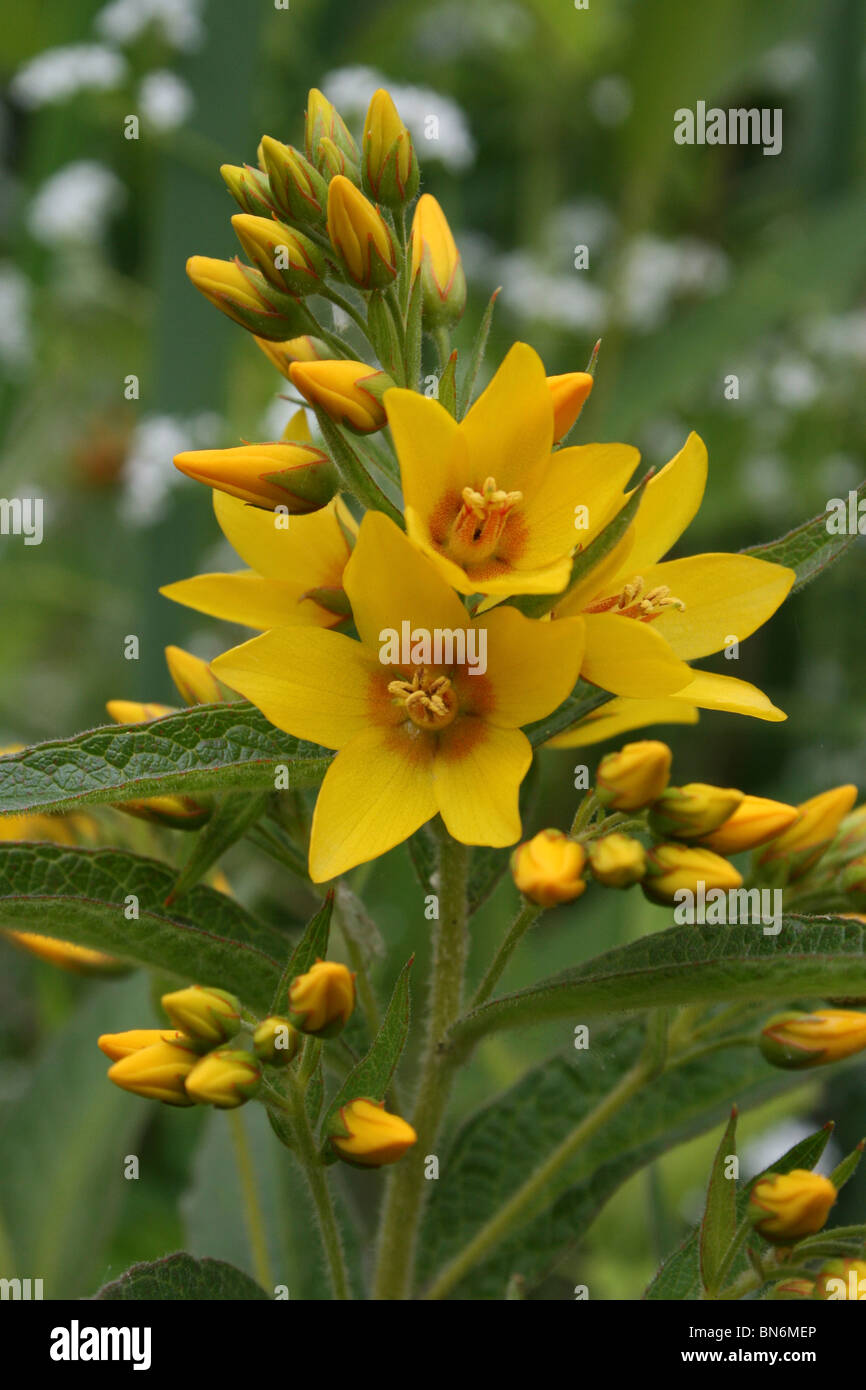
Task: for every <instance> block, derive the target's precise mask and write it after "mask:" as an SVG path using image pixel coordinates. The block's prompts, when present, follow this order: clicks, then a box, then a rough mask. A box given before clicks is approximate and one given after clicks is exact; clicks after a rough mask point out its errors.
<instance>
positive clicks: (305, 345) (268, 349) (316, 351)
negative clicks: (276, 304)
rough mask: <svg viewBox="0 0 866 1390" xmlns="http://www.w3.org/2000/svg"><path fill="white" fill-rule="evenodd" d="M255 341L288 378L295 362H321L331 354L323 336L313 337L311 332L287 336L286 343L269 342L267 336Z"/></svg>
mask: <svg viewBox="0 0 866 1390" xmlns="http://www.w3.org/2000/svg"><path fill="white" fill-rule="evenodd" d="M255 341H256V343H257V344H258V346H259V347H260V348H261V350H262V352H263V353H264V354H265V357H267V358H268V359H269V361H271V362H272V363H273V364H274V366H275V367H276V369H277V371H278V372H281V373H282V375H283V376H284V377H285V378H286V380H288V379H289V368H290V367H291V365H292V363H293V362H321V361H322V360H323V359H324V358H326V357H330V355H331V349H330V348H329V347H328V344H327V343H325V342H323V341H322V339H321V338H313V337H311V336H310V334H309V333H307V334H304V335H302V336H301V337H300V338H287V339H286V341H285V342H284V343H269V342H268V340H267V338H256V339H255Z"/></svg>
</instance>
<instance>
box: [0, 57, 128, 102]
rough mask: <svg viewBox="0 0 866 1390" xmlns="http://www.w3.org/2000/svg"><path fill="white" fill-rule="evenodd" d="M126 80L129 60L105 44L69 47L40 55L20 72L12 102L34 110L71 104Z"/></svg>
mask: <svg viewBox="0 0 866 1390" xmlns="http://www.w3.org/2000/svg"><path fill="white" fill-rule="evenodd" d="M125 80H126V59H125V58H124V57H123V54H122V53H117V52H115V50H114V49H113V48H106V47H105V46H104V45H103V44H97V43H78V44H68V45H67V46H65V47H63V48H48V49H46V50H45V52H44V53H38V54H37V55H36V57H35V58H31V60H30V62H29V63H25V64H24V65H23V66H22V67H20V68H19V69H18V71H17V72H16V74H15V76H14V77H13V78H12V81H11V83H10V85H9V91H10V93H11V96H12V99H13V101H16V102H18V104H19V105H20V106H26V107H28V108H29V109H30V110H35V109H36V108H37V107H40V106H47V105H49V104H50V103H52V102H60V101H68V99H69V98H70V97H73V96H76V95H77V93H78V92H84V91H88V90H91V91H97V92H110V91H113V90H114V89H115V88H117V87H119V86H121V84H122V83H123V82H124V81H125Z"/></svg>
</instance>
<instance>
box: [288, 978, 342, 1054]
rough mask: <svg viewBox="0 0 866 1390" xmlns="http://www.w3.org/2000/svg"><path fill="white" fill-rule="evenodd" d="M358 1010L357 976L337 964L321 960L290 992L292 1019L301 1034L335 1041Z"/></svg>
mask: <svg viewBox="0 0 866 1390" xmlns="http://www.w3.org/2000/svg"><path fill="white" fill-rule="evenodd" d="M354 1007H355V976H354V975H353V974H352V973H351V972H350V971H349V970H347V969H346V967H345V965H340V964H339V962H338V961H333V960H319V961H316V964H315V965H312V966H311V967H310V969H309V970H308V971H307V972H306V974H304V975H297V976H296V977H295V979H294V980H293V981H292V983H291V986H290V988H289V1019H290V1021H291V1023H292V1024H293V1025H294V1027H295V1028H297V1029H299V1031H300V1032H302V1033H315V1034H316V1035H317V1036H318V1037H320V1038H332V1037H334V1036H335V1035H336V1034H337V1033H339V1032H340V1031H341V1030H342V1029H343V1028H344V1027H345V1025H346V1024H347V1023H348V1021H349V1018H350V1017H351V1014H352V1010H353V1009H354Z"/></svg>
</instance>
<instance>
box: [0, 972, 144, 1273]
mask: <svg viewBox="0 0 866 1390" xmlns="http://www.w3.org/2000/svg"><path fill="white" fill-rule="evenodd" d="M149 1014H150V1007H149V1003H148V991H147V983H146V981H145V980H144V979H143V978H142V977H141V976H135V977H129V978H126V979H124V980H116V981H112V982H111V983H110V984H109V983H104V984H100V985H99V986H97V987H96V988H95V989H94V990H93V992H92V993H91V994H89V995H88V996H87V998H86V999H85V1000H84V1002H83V1004H82V1006H81V1007H80V1008H79V1009H78V1010H77V1011H76V1013H75V1014H74V1015H73V1016H72V1017H71V1018H70V1019H69V1020H68V1021H67V1022H66V1024H65V1025H64V1027H63V1029H62V1031H60V1032H58V1033H56V1034H55V1036H54V1037H53V1038H52V1040H51V1042H50V1043H49V1045H48V1047H47V1048H46V1050H45V1052H44V1053H43V1055H42V1056H41V1057H40V1059H39V1061H38V1062H37V1063H36V1065H35V1066H34V1067H33V1069H32V1071H31V1072H30V1073H29V1075H28V1076H27V1078H26V1081H25V1083H24V1085H23V1088H22V1089H21V1091H20V1093H19V1094H17V1095H16V1096H15V1098H14V1099H12V1100H5V1101H4V1102H3V1104H2V1105H0V1175H2V1181H0V1218H2V1219H0V1229H3V1228H5V1231H6V1234H7V1244H8V1247H9V1248H8V1250H7V1251H6V1253H4V1256H3V1268H2V1271H0V1273H2V1275H3V1277H4V1278H23V1279H29V1278H33V1279H42V1280H43V1281H44V1290H43V1292H44V1296H45V1298H50V1299H58V1298H60V1299H65V1298H80V1297H84V1296H86V1295H87V1294H89V1293H90V1292H91V1291H92V1290H93V1289H94V1288H95V1287H97V1285H98V1282H99V1278H100V1276H101V1273H102V1270H103V1268H104V1261H105V1258H106V1253H105V1252H106V1246H107V1243H108V1241H109V1240H110V1238H111V1235H112V1231H113V1230H114V1227H115V1225H116V1222H117V1218H118V1215H119V1211H120V1205H121V1201H122V1198H123V1192H124V1188H125V1187H126V1184H125V1182H124V1180H123V1168H124V1160H125V1157H126V1155H127V1154H129V1153H135V1152H140V1149H139V1143H140V1139H141V1136H142V1133H143V1131H144V1129H145V1126H146V1125H147V1124H148V1121H149V1120H150V1118H151V1117H152V1107H151V1106H149V1105H148V1104H147V1103H146V1102H144V1101H142V1100H140V1099H139V1098H138V1097H137V1096H131V1095H128V1094H127V1093H126V1092H124V1091H121V1090H120V1089H119V1088H118V1087H117V1086H113V1085H112V1084H111V1082H110V1081H107V1080H106V1076H105V1073H106V1071H107V1069H108V1062H107V1059H106V1058H105V1057H103V1055H102V1053H101V1052H100V1051H99V1049H98V1048H97V1046H96V1039H97V1037H98V1036H99V1034H100V1033H113V1032H119V1031H120V1030H122V1029H125V1028H132V1027H136V1026H140V1025H141V1024H143V1023H144V1024H146V1023H147V1020H148V1017H149Z"/></svg>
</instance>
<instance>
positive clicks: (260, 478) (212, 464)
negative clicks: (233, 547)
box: [174, 442, 338, 516]
mask: <svg viewBox="0 0 866 1390" xmlns="http://www.w3.org/2000/svg"><path fill="white" fill-rule="evenodd" d="M174 466H175V468H178V469H180V471H181V473H185V474H186V476H187V477H188V478H194V479H195V481H196V482H198V483H204V484H205V485H206V486H207V487H212V488H217V489H218V490H219V491H220V492H227V493H228V494H229V496H230V497H239V498H240V500H241V501H242V502H248V503H250V505H251V506H253V507H263V508H269V509H270V510H271V511H273V509H274V507H275V506H277V505H280V506H283V507H285V508H287V509H288V511H289V513H290V514H291V515H293V516H294V515H301V514H303V513H305V512H315V511H318V509H319V508H320V507H323V506H324V505H325V503H326V502H330V500H331V498H332V497H333V496H334V493H335V492H336V491H337V483H338V480H337V474H336V470H335V468H334V465H333V464H332V462H331V460H330V458H329V457H328V455H327V454H326V453H323V451H322V450H321V449H316V448H314V446H313V445H312V444H295V443H290V442H287V443H278V444H241V445H238V446H237V447H236V448H233V449H191V450H188V451H187V452H185V453H183V454H176V455H175V458H174Z"/></svg>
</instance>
